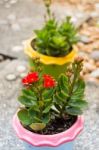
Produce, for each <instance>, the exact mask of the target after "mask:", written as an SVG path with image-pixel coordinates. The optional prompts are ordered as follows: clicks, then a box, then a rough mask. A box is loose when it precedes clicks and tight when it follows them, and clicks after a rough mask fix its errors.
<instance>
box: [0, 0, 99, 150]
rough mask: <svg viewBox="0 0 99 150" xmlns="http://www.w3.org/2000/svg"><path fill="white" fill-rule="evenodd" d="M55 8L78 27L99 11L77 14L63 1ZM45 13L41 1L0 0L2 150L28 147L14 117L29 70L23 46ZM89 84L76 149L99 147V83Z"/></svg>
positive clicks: (92, 149) (0, 123) (91, 149)
mask: <svg viewBox="0 0 99 150" xmlns="http://www.w3.org/2000/svg"><path fill="white" fill-rule="evenodd" d="M55 6H56V7H55ZM66 6H67V7H66ZM97 6H99V5H97ZM56 8H57V9H56ZM61 8H62V9H61ZM98 8H99V7H98ZM52 9H53V11H55V12H56V17H57V18H58V19H62V18H64V16H65V15H72V16H73V18H72V21H73V22H74V23H75V25H76V26H80V25H81V24H82V23H83V22H84V21H85V20H86V19H88V18H89V17H90V15H97V14H98V13H96V14H95V12H91V13H89V12H88V11H87V12H85V11H84V10H83V9H82V8H81V7H80V8H79V13H78V10H77V9H75V7H73V6H72V11H71V10H70V7H69V6H68V5H63V3H62V4H61V6H60V5H59V4H57V3H56V4H55V5H53V7H52ZM65 9H66V11H65ZM44 12H45V9H44V6H43V4H42V3H41V1H40V0H28V1H27V0H0V81H1V82H0V115H1V117H0V150H25V148H24V146H23V143H22V141H20V140H19V139H18V138H17V137H16V135H15V133H14V131H13V128H12V117H13V115H14V114H15V112H16V110H17V108H18V105H19V104H18V103H17V96H18V93H19V89H20V88H21V86H20V80H21V78H22V77H23V76H24V75H25V74H26V72H27V70H28V66H27V57H26V56H25V55H24V53H23V45H24V42H25V40H26V39H27V38H28V37H31V36H32V30H33V29H35V28H39V27H40V26H41V25H42V23H43V14H44ZM58 16H60V18H59V17H58ZM78 19H79V21H78ZM86 84H87V87H86V93H85V94H86V99H87V100H88V102H89V106H88V110H86V112H85V114H84V116H85V128H84V130H83V132H82V133H81V134H80V136H79V137H77V139H76V141H75V145H74V150H99V119H98V118H99V101H98V100H99V84H96V83H93V82H89V81H87V82H86Z"/></svg>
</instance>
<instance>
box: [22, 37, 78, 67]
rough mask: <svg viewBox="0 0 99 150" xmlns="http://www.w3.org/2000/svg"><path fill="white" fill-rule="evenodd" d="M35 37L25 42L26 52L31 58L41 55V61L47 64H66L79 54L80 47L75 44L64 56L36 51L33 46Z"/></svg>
mask: <svg viewBox="0 0 99 150" xmlns="http://www.w3.org/2000/svg"><path fill="white" fill-rule="evenodd" d="M33 39H34V38H32V39H30V40H27V41H26V42H25V47H24V52H25V53H26V54H27V55H28V56H29V57H30V58H36V57H39V58H40V61H41V62H42V63H43V64H45V65H48V64H55V65H64V64H66V63H68V62H72V61H73V60H74V58H75V56H76V55H77V51H78V48H77V47H76V46H75V45H74V46H73V50H72V51H71V52H70V53H69V54H68V55H66V56H64V57H53V56H47V55H43V54H41V53H39V52H37V51H35V50H34V49H33V48H32V46H31V41H32V40H33Z"/></svg>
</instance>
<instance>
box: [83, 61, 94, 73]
mask: <svg viewBox="0 0 99 150" xmlns="http://www.w3.org/2000/svg"><path fill="white" fill-rule="evenodd" d="M95 69H96V66H95V65H93V64H90V63H89V62H85V63H84V72H91V71H93V70H95Z"/></svg>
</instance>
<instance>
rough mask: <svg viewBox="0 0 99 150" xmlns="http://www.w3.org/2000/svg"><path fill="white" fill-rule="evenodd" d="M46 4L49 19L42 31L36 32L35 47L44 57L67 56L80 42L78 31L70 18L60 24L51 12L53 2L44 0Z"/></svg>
mask: <svg viewBox="0 0 99 150" xmlns="http://www.w3.org/2000/svg"><path fill="white" fill-rule="evenodd" d="M44 3H45V6H46V10H47V16H48V17H49V18H48V19H47V20H46V22H45V25H44V27H43V28H42V29H40V30H36V31H34V32H35V34H36V39H35V41H34V42H33V47H34V49H35V50H37V51H38V52H39V53H42V54H44V55H48V56H54V57H60V56H65V55H67V54H68V53H69V52H70V51H71V50H72V47H73V45H74V44H76V43H77V41H78V37H77V30H76V28H75V26H74V25H73V23H72V22H71V18H70V17H66V19H65V21H63V22H62V23H61V24H58V23H57V21H56V19H55V17H53V15H52V13H51V10H50V5H51V0H44Z"/></svg>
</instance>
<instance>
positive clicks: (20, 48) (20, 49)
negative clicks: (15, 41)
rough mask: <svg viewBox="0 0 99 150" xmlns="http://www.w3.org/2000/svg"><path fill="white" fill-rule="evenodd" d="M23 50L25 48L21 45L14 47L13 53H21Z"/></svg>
mask: <svg viewBox="0 0 99 150" xmlns="http://www.w3.org/2000/svg"><path fill="white" fill-rule="evenodd" d="M22 50H23V47H22V46H20V45H18V46H14V47H13V48H12V51H13V52H20V51H22Z"/></svg>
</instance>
